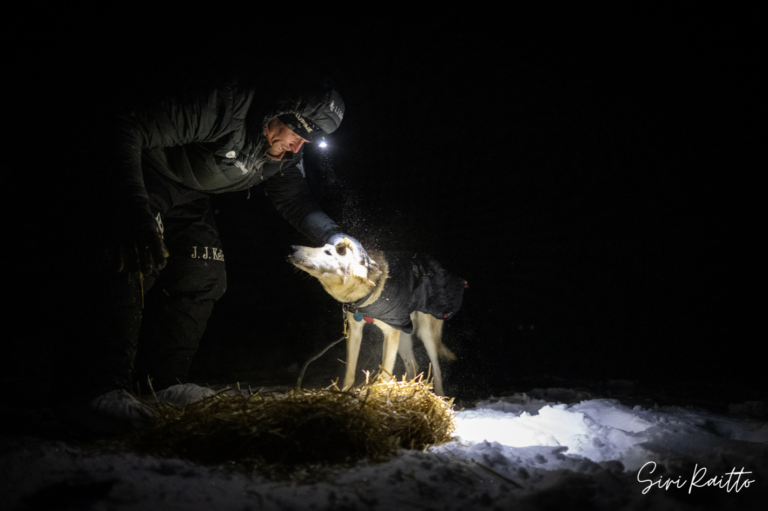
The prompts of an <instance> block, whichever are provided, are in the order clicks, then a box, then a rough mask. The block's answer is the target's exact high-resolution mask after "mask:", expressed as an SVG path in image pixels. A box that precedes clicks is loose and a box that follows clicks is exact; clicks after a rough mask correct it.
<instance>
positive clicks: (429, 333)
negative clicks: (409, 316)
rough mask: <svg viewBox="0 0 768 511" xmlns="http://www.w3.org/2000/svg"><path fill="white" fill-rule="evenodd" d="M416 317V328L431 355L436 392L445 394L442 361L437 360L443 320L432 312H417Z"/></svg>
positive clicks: (428, 353)
mask: <svg viewBox="0 0 768 511" xmlns="http://www.w3.org/2000/svg"><path fill="white" fill-rule="evenodd" d="M416 319H417V321H418V324H417V326H416V329H417V331H418V335H419V338H421V340H422V342H423V343H424V348H425V349H426V350H427V355H429V361H430V362H432V375H433V376H434V380H435V394H437V395H438V396H444V395H445V393H444V392H443V376H442V374H441V373H440V363H439V362H438V360H437V351H438V347H439V346H440V344H441V342H442V340H441V337H442V333H443V322H442V321H440V320H439V319H437V318H435V317H434V316H431V315H430V314H423V313H421V312H417V313H416Z"/></svg>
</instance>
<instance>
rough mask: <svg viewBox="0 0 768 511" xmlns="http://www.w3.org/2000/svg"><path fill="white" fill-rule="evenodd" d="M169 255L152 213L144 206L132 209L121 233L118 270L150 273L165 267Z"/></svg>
mask: <svg viewBox="0 0 768 511" xmlns="http://www.w3.org/2000/svg"><path fill="white" fill-rule="evenodd" d="M168 255H169V254H168V249H167V248H166V247H165V243H163V235H162V233H161V232H160V227H159V226H158V224H157V220H155V219H154V218H153V217H152V214H151V213H150V212H149V211H148V210H146V209H144V208H137V209H135V210H133V211H130V212H129V214H128V215H126V222H125V225H124V226H123V232H122V233H121V247H120V266H119V269H118V271H135V270H139V271H140V272H141V273H143V274H144V275H148V274H149V273H151V272H152V270H153V269H156V270H162V269H163V268H165V263H166V258H167V257H168Z"/></svg>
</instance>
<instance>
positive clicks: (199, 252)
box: [190, 246, 224, 261]
mask: <svg viewBox="0 0 768 511" xmlns="http://www.w3.org/2000/svg"><path fill="white" fill-rule="evenodd" d="M190 257H192V259H213V260H214V261H223V260H224V252H223V251H222V250H221V249H220V248H216V247H197V246H194V247H192V254H190Z"/></svg>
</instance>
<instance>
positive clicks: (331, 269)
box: [288, 243, 376, 301]
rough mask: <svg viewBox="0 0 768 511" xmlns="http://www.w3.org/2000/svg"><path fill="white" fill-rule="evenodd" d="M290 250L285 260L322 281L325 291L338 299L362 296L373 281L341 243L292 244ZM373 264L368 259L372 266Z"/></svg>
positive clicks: (348, 299) (371, 285)
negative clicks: (316, 245)
mask: <svg viewBox="0 0 768 511" xmlns="http://www.w3.org/2000/svg"><path fill="white" fill-rule="evenodd" d="M291 248H292V249H293V252H292V253H291V255H289V256H288V261H289V262H290V263H291V264H293V265H294V266H295V267H296V268H299V269H300V270H304V271H305V272H307V273H309V274H310V275H312V276H313V277H315V278H317V279H318V280H319V281H320V283H322V285H323V287H324V288H325V290H326V291H328V293H330V294H331V296H333V297H334V298H336V299H337V300H340V301H350V298H349V297H350V296H353V295H357V294H360V293H362V292H363V291H364V293H363V294H362V295H361V296H364V295H365V294H367V293H368V292H369V291H370V288H371V287H374V286H376V283H375V282H373V281H372V280H370V279H369V274H368V268H366V266H365V265H363V264H360V263H359V262H358V261H357V259H356V258H355V256H354V254H353V252H352V249H351V248H349V246H348V245H346V244H344V243H342V244H339V245H336V246H333V245H325V246H323V247H318V248H312V247H298V246H295V245H294V246H292V247H291ZM375 265H376V263H375V262H374V261H371V266H372V267H375ZM371 276H373V275H371Z"/></svg>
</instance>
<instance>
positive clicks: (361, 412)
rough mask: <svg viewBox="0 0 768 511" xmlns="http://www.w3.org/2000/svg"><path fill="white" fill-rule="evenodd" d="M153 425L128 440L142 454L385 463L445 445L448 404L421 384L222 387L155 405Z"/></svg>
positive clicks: (204, 459) (252, 461) (450, 422)
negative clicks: (276, 389) (182, 403)
mask: <svg viewBox="0 0 768 511" xmlns="http://www.w3.org/2000/svg"><path fill="white" fill-rule="evenodd" d="M152 407H153V408H154V410H155V412H156V414H157V416H158V420H157V422H156V423H155V424H154V425H153V426H151V427H148V428H145V429H143V430H140V431H138V432H136V433H134V435H133V436H132V437H131V438H130V439H128V440H127V441H128V443H129V444H130V446H131V447H133V448H135V449H138V450H139V451H143V452H146V453H148V454H153V455H158V456H168V457H180V458H186V459H190V460H193V461H197V462H201V463H214V464H218V463H225V462H235V463H239V464H246V465H258V464H269V465H275V464H278V465H284V466H287V465H297V464H312V463H323V464H326V463H348V462H353V461H355V460H359V459H362V458H368V459H370V460H372V461H381V460H385V459H387V458H388V457H390V456H391V455H393V454H394V453H395V451H396V450H397V449H403V448H404V449H420V450H423V449H426V448H427V447H429V446H431V445H439V444H442V443H445V442H448V441H450V440H451V435H452V433H453V431H454V427H455V422H454V411H453V399H450V400H446V399H445V398H441V397H438V396H436V395H434V394H433V393H432V392H430V386H429V384H428V383H427V382H424V381H422V379H421V377H418V378H416V379H414V380H412V381H405V380H403V381H391V382H384V381H382V379H381V378H380V377H379V378H377V379H376V380H375V381H374V382H372V383H369V382H366V383H365V384H363V385H361V386H360V387H357V388H354V389H352V390H350V391H341V390H339V388H338V387H336V386H335V385H333V386H331V387H329V388H327V389H323V390H300V389H296V390H293V391H291V392H289V393H288V394H272V393H269V394H264V393H260V392H251V391H245V392H241V391H239V389H224V390H222V391H220V392H219V393H217V394H216V395H214V396H211V397H209V398H206V399H204V400H202V401H199V402H197V403H193V404H191V405H188V406H187V407H185V408H180V407H177V406H174V405H172V404H168V403H154V404H153V405H152Z"/></svg>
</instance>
